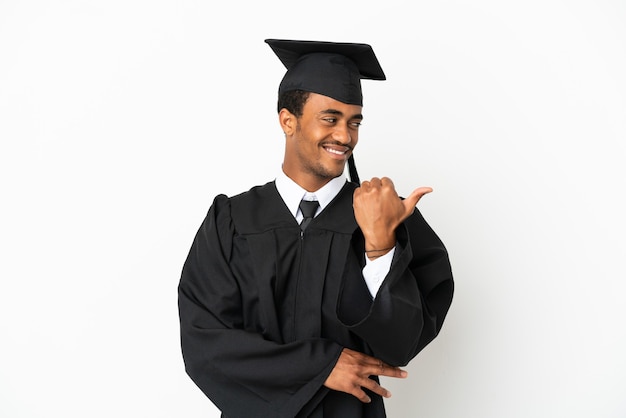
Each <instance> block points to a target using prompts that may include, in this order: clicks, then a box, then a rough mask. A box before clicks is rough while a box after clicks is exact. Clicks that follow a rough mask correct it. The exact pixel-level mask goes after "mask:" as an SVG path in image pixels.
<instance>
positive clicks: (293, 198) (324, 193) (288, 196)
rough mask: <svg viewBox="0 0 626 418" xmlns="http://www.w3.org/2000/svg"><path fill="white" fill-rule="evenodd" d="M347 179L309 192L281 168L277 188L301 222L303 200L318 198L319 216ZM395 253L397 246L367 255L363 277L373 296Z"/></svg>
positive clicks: (333, 180)
mask: <svg viewBox="0 0 626 418" xmlns="http://www.w3.org/2000/svg"><path fill="white" fill-rule="evenodd" d="M346 181H347V180H346V178H345V177H344V176H339V177H336V178H334V179H332V180H331V181H329V182H328V183H326V184H325V185H324V186H323V187H322V188H321V189H319V190H317V191H315V193H311V192H307V191H306V190H304V189H303V188H302V187H300V186H299V185H298V184H297V183H296V182H294V181H293V180H291V179H290V178H289V177H287V175H286V174H285V173H284V172H283V170H280V172H279V174H278V176H276V188H277V189H278V193H279V194H280V197H281V198H282V199H283V201H284V202H285V205H287V208H289V211H290V212H291V214H292V215H293V217H294V218H295V220H296V221H297V222H298V223H300V222H301V221H302V218H303V216H302V212H301V211H300V201H301V200H303V199H304V200H317V201H318V202H319V204H320V206H319V208H317V212H315V216H317V215H319V214H320V212H322V211H323V210H324V208H326V206H328V204H329V203H330V202H331V201H332V200H333V199H334V198H335V196H337V194H338V193H339V191H340V190H341V189H342V187H343V186H344V184H345V183H346ZM394 253H395V247H394V248H393V249H392V250H391V251H389V252H388V253H387V254H385V255H383V256H381V257H378V258H376V259H374V260H370V259H369V258H368V257H367V256H366V257H365V267H364V268H363V278H364V279H365V284H366V285H367V288H368V289H369V291H370V294H371V295H372V298H374V297H376V293H378V289H379V288H380V285H381V284H382V283H383V280H384V279H385V276H386V275H387V273H388V272H389V269H390V268H391V261H392V260H393V254H394Z"/></svg>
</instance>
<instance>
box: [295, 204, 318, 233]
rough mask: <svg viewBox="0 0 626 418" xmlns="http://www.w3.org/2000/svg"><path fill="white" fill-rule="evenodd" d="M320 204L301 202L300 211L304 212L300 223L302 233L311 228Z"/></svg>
mask: <svg viewBox="0 0 626 418" xmlns="http://www.w3.org/2000/svg"><path fill="white" fill-rule="evenodd" d="M319 205H320V204H319V202H318V201H317V200H302V201H301V202H300V210H301V211H302V216H304V219H302V222H300V229H301V230H302V232H304V230H305V229H306V227H307V226H309V223H310V222H311V220H312V219H313V216H314V215H315V212H316V211H317V207H318V206H319Z"/></svg>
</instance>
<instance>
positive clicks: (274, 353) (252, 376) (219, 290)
mask: <svg viewBox="0 0 626 418" xmlns="http://www.w3.org/2000/svg"><path fill="white" fill-rule="evenodd" d="M234 233H235V231H234V228H233V225H232V219H231V218H230V210H229V202H228V199H227V198H226V196H218V197H217V198H216V199H215V201H214V203H213V205H212V207H211V209H210V210H209V213H208V214H207V217H206V218H205V220H204V222H203V223H202V225H201V226H200V228H199V230H198V232H197V234H196V237H195V239H194V242H193V244H192V246H191V249H190V252H189V255H188V256H187V259H186V261H185V264H184V266H183V271H182V275H181V279H180V283H179V286H178V305H179V317H180V328H181V345H182V352H183V359H184V362H185V370H186V372H187V374H188V375H189V376H190V377H191V379H192V380H193V381H194V382H195V383H196V385H197V386H198V387H199V388H200V389H201V390H202V391H203V392H204V393H205V394H206V395H207V396H208V397H209V398H210V399H211V401H212V402H213V403H214V404H215V405H216V406H217V407H218V408H219V409H220V410H221V411H222V412H223V416H224V417H227V418H237V417H242V418H249V417H252V416H254V417H259V418H261V417H268V418H270V417H271V418H282V417H285V418H287V417H289V418H293V417H295V416H299V415H298V413H299V412H300V413H301V411H302V410H303V409H304V410H310V409H312V408H314V407H315V405H316V404H317V403H319V401H320V400H321V399H322V397H323V396H324V394H325V393H326V391H327V389H326V388H325V387H324V386H323V384H324V382H325V380H326V378H327V377H328V375H329V374H330V372H331V370H332V368H333V367H334V365H335V363H336V361H337V359H338V357H339V355H340V353H341V349H342V347H341V346H339V345H338V344H336V343H334V342H332V341H330V340H325V339H321V338H318V339H309V340H301V341H295V342H292V343H287V344H280V343H277V342H274V341H270V340H269V339H267V338H264V336H263V333H262V332H260V331H259V330H255V329H252V328H251V327H250V326H248V325H247V324H245V323H244V322H245V321H244V320H243V311H244V309H246V307H245V306H242V297H241V292H242V289H241V288H240V286H241V284H240V283H238V281H237V280H236V277H234V274H233V272H232V269H231V265H232V263H237V262H241V261H240V260H239V261H238V260H233V259H231V255H232V252H231V250H232V240H233V235H234Z"/></svg>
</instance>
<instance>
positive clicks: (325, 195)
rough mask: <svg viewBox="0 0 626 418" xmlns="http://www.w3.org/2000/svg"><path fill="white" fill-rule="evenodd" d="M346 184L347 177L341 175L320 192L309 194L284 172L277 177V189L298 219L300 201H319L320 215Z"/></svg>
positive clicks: (318, 211) (281, 171)
mask: <svg viewBox="0 0 626 418" xmlns="http://www.w3.org/2000/svg"><path fill="white" fill-rule="evenodd" d="M344 184H346V177H345V176H344V175H341V176H339V177H335V178H334V179H332V180H331V181H329V182H328V183H326V184H325V185H324V186H322V188H320V189H319V190H317V191H315V192H313V193H311V192H307V191H306V190H304V189H303V188H302V187H300V186H299V185H298V183H296V182H295V181H293V180H292V179H290V178H289V177H287V175H286V174H285V173H284V172H283V170H280V172H279V173H278V175H277V176H276V189H278V193H279V194H280V197H282V199H283V201H284V202H285V205H287V207H288V208H289V211H290V212H291V214H292V215H293V217H294V218H297V215H298V209H299V206H300V201H301V200H302V199H306V200H317V201H318V202H319V204H320V207H319V209H318V210H317V213H320V212H321V211H322V210H324V208H325V207H326V206H328V204H329V203H330V202H331V201H332V200H333V199H334V198H335V196H337V194H338V193H339V192H340V191H341V189H342V188H343V186H344Z"/></svg>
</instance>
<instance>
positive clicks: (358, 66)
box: [265, 39, 385, 106]
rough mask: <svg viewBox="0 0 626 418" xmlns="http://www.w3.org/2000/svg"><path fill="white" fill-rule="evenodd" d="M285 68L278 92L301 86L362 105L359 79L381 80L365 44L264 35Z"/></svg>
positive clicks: (380, 72) (369, 49)
mask: <svg viewBox="0 0 626 418" xmlns="http://www.w3.org/2000/svg"><path fill="white" fill-rule="evenodd" d="M265 42H267V44H269V46H270V47H271V48H272V50H273V51H274V53H275V54H276V55H277V56H278V58H279V59H280V60H281V62H282V63H283V64H284V65H285V67H286V68H287V73H286V74H285V76H284V77H283V80H282V81H281V82H280V87H279V88H278V94H279V95H280V94H282V93H284V92H286V91H291V90H304V91H310V92H313V93H318V94H322V95H324V96H328V97H332V98H333V99H335V100H339V101H340V102H343V103H348V104H355V105H359V106H362V105H363V95H362V93H361V79H368V80H385V73H384V72H383V69H382V68H381V67H380V64H379V63H378V59H377V58H376V55H374V50H373V49H372V47H371V46H369V45H367V44H356V43H346V42H320V41H293V40H286V39H266V40H265Z"/></svg>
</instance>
